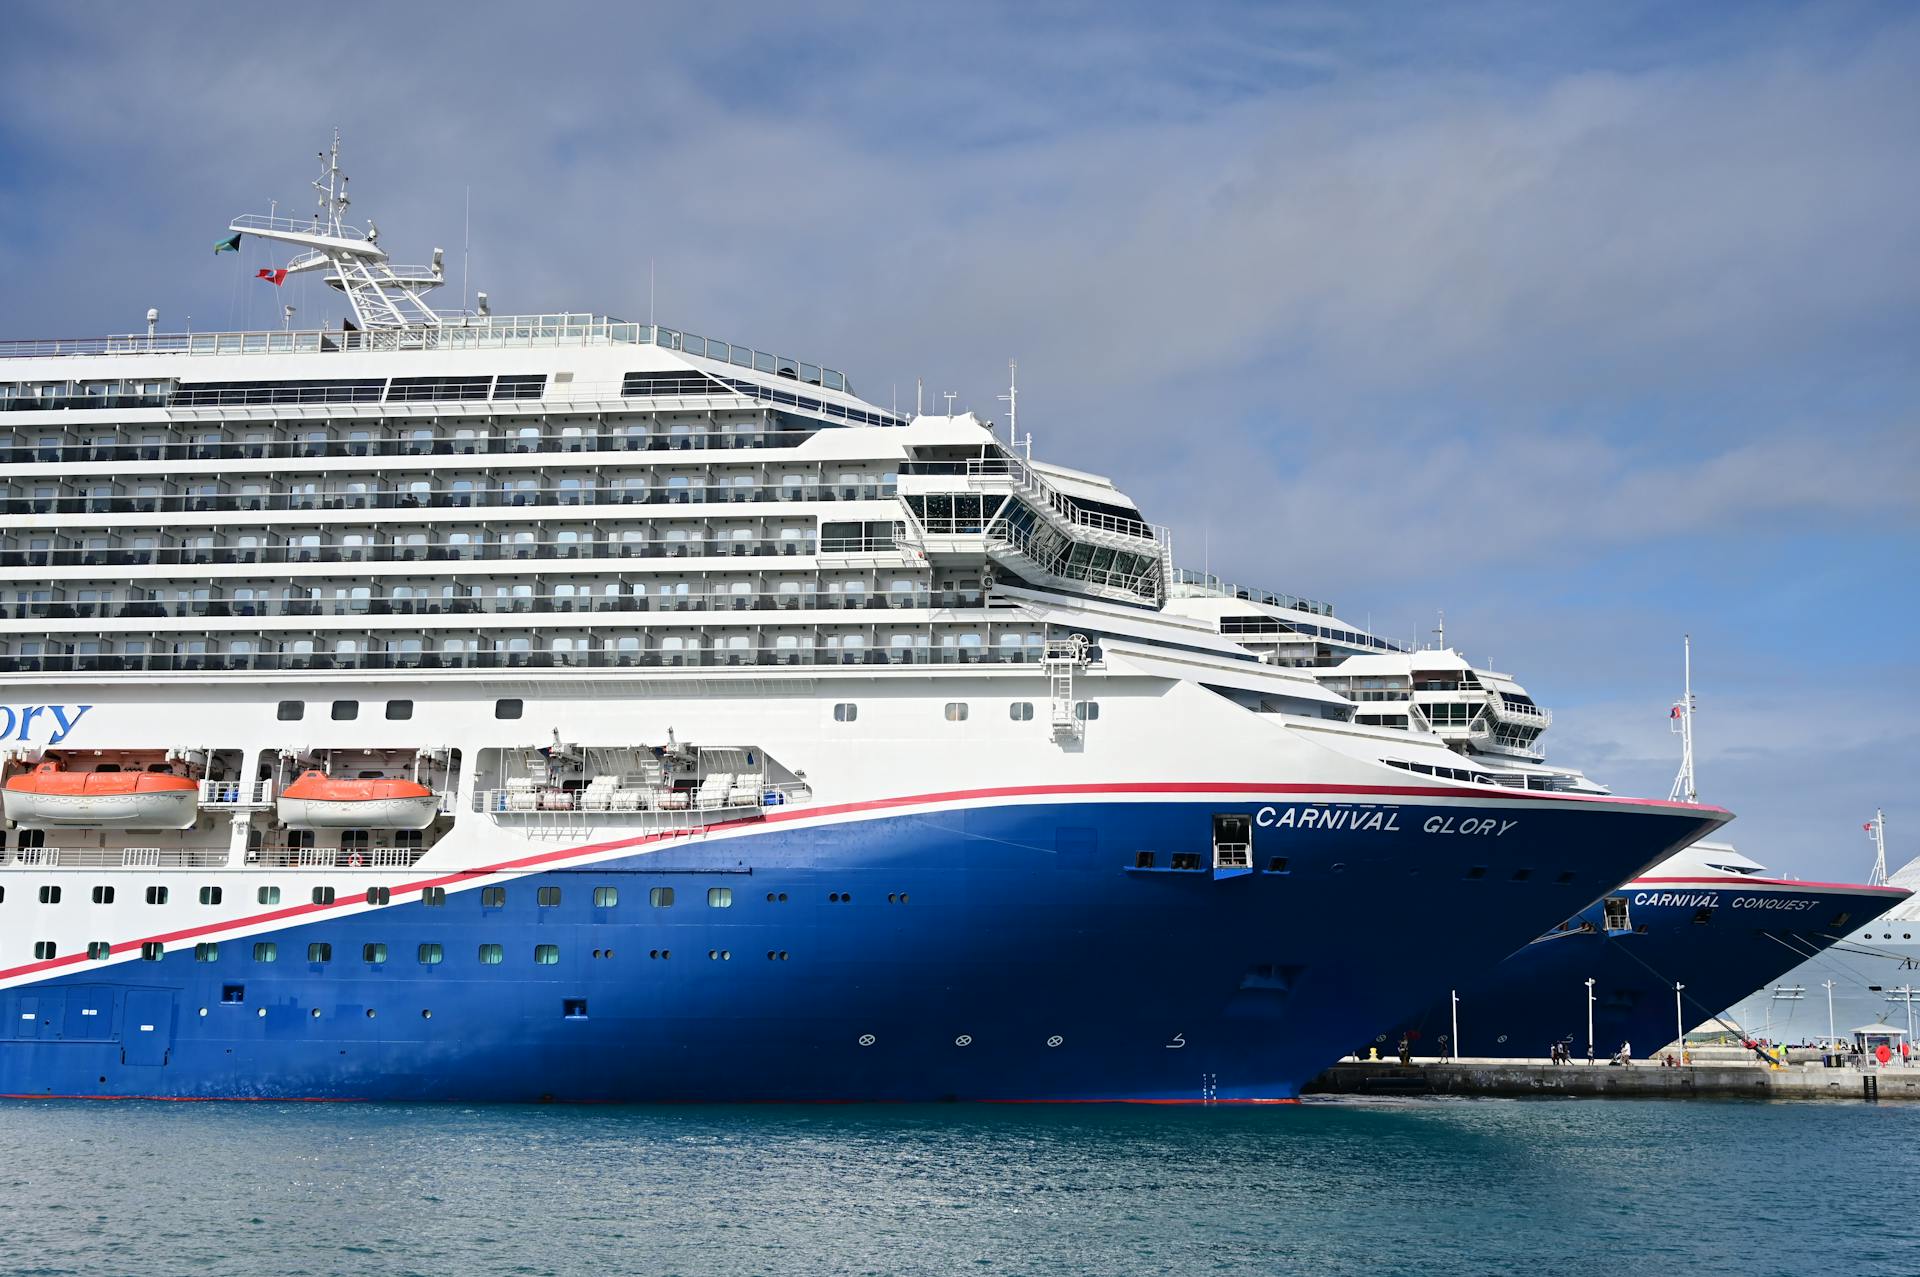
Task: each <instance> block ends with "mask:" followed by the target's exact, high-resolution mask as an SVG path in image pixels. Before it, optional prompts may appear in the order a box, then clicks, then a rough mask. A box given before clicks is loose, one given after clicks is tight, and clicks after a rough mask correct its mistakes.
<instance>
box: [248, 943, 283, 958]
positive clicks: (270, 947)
mask: <svg viewBox="0 0 1920 1277" xmlns="http://www.w3.org/2000/svg"><path fill="white" fill-rule="evenodd" d="M253 960H254V961H255V962H278V961H280V946H279V945H277V944H275V943H274V942H273V941H271V940H260V941H256V942H255V943H254V946H253Z"/></svg>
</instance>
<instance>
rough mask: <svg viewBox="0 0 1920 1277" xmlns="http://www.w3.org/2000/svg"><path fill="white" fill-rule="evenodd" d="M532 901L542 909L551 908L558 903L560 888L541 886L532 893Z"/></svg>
mask: <svg viewBox="0 0 1920 1277" xmlns="http://www.w3.org/2000/svg"><path fill="white" fill-rule="evenodd" d="M533 894H534V903H535V904H537V905H539V906H540V907H541V908H542V909H552V908H553V907H555V906H556V905H558V904H559V903H560V888H558V887H542V888H540V890H538V891H536V892H534V893H533Z"/></svg>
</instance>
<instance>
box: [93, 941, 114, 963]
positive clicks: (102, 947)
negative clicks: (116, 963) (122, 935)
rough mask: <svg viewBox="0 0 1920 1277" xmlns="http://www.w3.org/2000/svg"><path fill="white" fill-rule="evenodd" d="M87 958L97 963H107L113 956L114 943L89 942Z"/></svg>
mask: <svg viewBox="0 0 1920 1277" xmlns="http://www.w3.org/2000/svg"><path fill="white" fill-rule="evenodd" d="M87 956H88V957H89V958H91V959H93V960H94V961H95V962H105V961H106V960H107V959H108V958H110V957H112V956H113V942H112V941H110V940H91V941H88V943H87Z"/></svg>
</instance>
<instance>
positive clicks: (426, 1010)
mask: <svg viewBox="0 0 1920 1277" xmlns="http://www.w3.org/2000/svg"><path fill="white" fill-rule="evenodd" d="M206 1013H207V1009H206V1008H205V1007H201V1008H200V1014H201V1015H202V1016H205V1015H206ZM254 1014H255V1015H257V1016H259V1017H260V1018H261V1019H262V1020H264V1019H266V1018H267V1009H266V1008H265V1007H261V1008H260V1009H259V1010H257V1011H255V1012H254ZM307 1014H308V1015H309V1016H311V1017H312V1018H314V1019H316V1020H318V1019H319V1018H320V1008H319V1007H314V1008H313V1009H312V1010H310V1011H309V1012H307ZM367 1018H368V1019H369V1020H371V1019H373V1018H374V1010H373V1008H372V1007H368V1008H367ZM420 1018H421V1019H422V1020H431V1019H432V1018H433V1010H432V1008H430V1007H422V1008H421V1010H420Z"/></svg>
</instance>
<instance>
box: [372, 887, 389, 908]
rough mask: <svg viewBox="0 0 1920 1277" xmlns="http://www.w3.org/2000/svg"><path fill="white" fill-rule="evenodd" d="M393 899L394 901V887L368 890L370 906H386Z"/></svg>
mask: <svg viewBox="0 0 1920 1277" xmlns="http://www.w3.org/2000/svg"><path fill="white" fill-rule="evenodd" d="M392 899H393V888H392V887H368V888H367V903H368V904H370V905H384V904H386V903H388V902H389V901H391V900H392Z"/></svg>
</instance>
